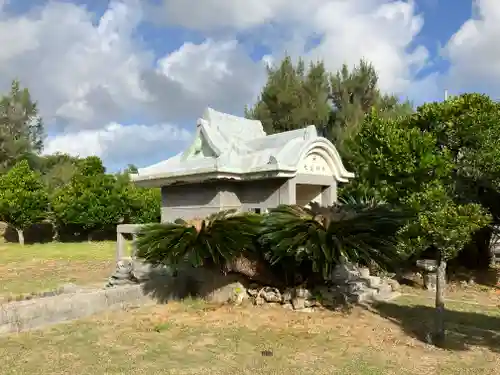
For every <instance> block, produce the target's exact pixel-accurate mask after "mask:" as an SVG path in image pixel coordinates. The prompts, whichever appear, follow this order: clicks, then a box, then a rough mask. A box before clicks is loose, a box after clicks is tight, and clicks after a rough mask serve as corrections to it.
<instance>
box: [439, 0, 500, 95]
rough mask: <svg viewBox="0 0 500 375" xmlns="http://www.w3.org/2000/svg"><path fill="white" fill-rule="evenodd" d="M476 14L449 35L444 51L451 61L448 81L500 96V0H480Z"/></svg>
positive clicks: (452, 86)
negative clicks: (499, 43) (499, 46)
mask: <svg viewBox="0 0 500 375" xmlns="http://www.w3.org/2000/svg"><path fill="white" fill-rule="evenodd" d="M474 7H475V9H474V13H475V14H474V17H473V18H471V19H469V20H468V21H466V22H465V23H464V24H463V25H462V26H461V27H460V29H459V30H458V31H457V32H456V33H455V34H454V35H453V36H452V37H451V38H450V40H449V41H448V43H447V45H446V46H445V48H444V51H443V52H444V55H445V57H447V58H448V60H449V62H450V70H449V72H448V77H447V78H446V79H445V84H446V86H447V87H448V88H450V89H451V90H452V91H455V92H458V91H464V89H468V90H471V89H472V90H477V91H482V92H486V93H489V94H490V95H493V96H494V97H495V98H497V99H498V98H499V97H500V49H499V48H498V41H499V40H500V2H499V1H497V0H477V1H475V2H474Z"/></svg>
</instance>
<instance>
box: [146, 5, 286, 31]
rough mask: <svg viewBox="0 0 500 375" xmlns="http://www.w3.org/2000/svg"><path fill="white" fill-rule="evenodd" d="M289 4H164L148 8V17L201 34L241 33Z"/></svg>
mask: <svg viewBox="0 0 500 375" xmlns="http://www.w3.org/2000/svg"><path fill="white" fill-rule="evenodd" d="M289 3H293V1H288V0H266V1H261V0H254V1H247V0H231V1H228V0H203V1H200V0H163V1H162V4H161V5H160V6H158V5H156V6H151V7H150V8H149V10H150V12H149V13H150V14H149V15H150V17H151V18H153V19H154V20H156V21H159V22H167V23H169V24H174V25H178V26H182V27H187V28H190V29H196V30H202V31H209V30H212V29H214V28H218V29H223V28H232V29H239V30H244V29H248V28H251V27H255V26H258V25H262V24H263V23H264V22H266V21H271V20H273V19H274V17H275V16H276V14H277V13H278V12H280V11H284V10H285V9H286V7H287V4H289ZM292 6H293V5H292Z"/></svg>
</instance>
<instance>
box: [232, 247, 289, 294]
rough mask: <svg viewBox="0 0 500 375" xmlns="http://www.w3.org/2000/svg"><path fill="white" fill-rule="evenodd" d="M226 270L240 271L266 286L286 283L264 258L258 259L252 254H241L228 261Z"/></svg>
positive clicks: (277, 285)
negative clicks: (277, 275)
mask: <svg viewBox="0 0 500 375" xmlns="http://www.w3.org/2000/svg"><path fill="white" fill-rule="evenodd" d="M224 271H225V272H237V273H240V274H242V275H244V276H246V277H248V278H249V279H250V280H253V281H256V282H258V283H260V284H263V285H266V286H275V287H281V286H283V285H284V282H283V280H280V279H279V278H278V277H276V275H274V273H273V272H272V270H271V269H270V267H269V266H268V263H267V262H266V261H265V260H264V259H258V258H257V257H255V256H252V255H250V254H243V255H240V256H238V257H237V258H235V259H233V260H232V261H231V262H227V263H226V264H225V266H224Z"/></svg>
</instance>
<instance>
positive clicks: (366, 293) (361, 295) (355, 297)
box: [349, 288, 377, 303]
mask: <svg viewBox="0 0 500 375" xmlns="http://www.w3.org/2000/svg"><path fill="white" fill-rule="evenodd" d="M376 294H377V290H376V289H372V288H365V289H363V290H359V291H356V292H354V293H352V294H351V295H350V296H349V299H350V300H351V302H354V303H361V302H369V301H371V300H373V298H374V296H375V295H376Z"/></svg>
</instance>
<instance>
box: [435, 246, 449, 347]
mask: <svg viewBox="0 0 500 375" xmlns="http://www.w3.org/2000/svg"><path fill="white" fill-rule="evenodd" d="M445 282H446V261H445V260H444V259H443V258H442V255H441V252H439V255H438V259H437V270H436V311H435V321H434V324H435V326H434V335H433V336H434V337H433V341H434V344H435V345H436V346H442V345H443V344H444V340H445V335H446V333H445V328H444V313H445V307H444V292H445V288H446V284H445Z"/></svg>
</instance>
